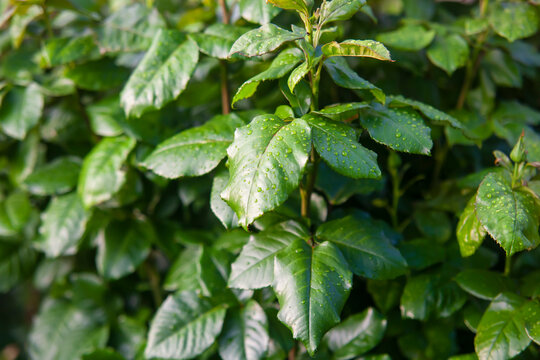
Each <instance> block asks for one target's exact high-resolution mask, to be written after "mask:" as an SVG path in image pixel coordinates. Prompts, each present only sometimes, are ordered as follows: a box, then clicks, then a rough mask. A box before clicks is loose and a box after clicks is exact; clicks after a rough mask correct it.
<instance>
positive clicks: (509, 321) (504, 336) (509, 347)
mask: <svg viewBox="0 0 540 360" xmlns="http://www.w3.org/2000/svg"><path fill="white" fill-rule="evenodd" d="M524 302H525V301H524V300H523V299H522V298H521V297H520V296H518V295H515V294H512V293H503V294H500V295H499V296H497V297H496V298H495V299H494V300H493V301H492V302H491V304H490V305H489V307H488V309H487V310H486V312H485V313H484V315H483V316H482V319H481V320H480V324H478V332H477V333H476V337H475V338H474V347H475V349H476V354H477V355H478V358H479V359H480V360H487V359H509V358H512V357H514V356H516V355H517V354H519V353H520V352H521V351H523V350H524V349H525V348H526V347H527V346H528V345H529V343H530V342H531V339H530V338H529V337H528V336H527V333H526V332H525V321H524V319H523V315H522V314H521V312H520V308H521V306H523V304H524Z"/></svg>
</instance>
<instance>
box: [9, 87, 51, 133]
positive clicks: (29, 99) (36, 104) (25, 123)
mask: <svg viewBox="0 0 540 360" xmlns="http://www.w3.org/2000/svg"><path fill="white" fill-rule="evenodd" d="M43 102H44V100H43V95H42V94H41V92H40V90H39V86H38V85H37V84H35V83H31V84H30V85H28V86H26V87H25V88H22V87H18V86H17V87H14V88H12V89H11V90H10V91H9V92H8V93H7V95H6V96H5V97H4V100H3V101H2V103H1V104H2V106H1V107H0V129H1V130H2V131H3V132H4V133H5V134H6V135H8V136H11V137H12V138H15V139H18V140H22V139H24V138H25V137H26V134H27V133H28V131H29V130H30V129H31V128H33V127H34V126H36V125H37V123H38V122H39V119H40V117H41V113H42V111H43Z"/></svg>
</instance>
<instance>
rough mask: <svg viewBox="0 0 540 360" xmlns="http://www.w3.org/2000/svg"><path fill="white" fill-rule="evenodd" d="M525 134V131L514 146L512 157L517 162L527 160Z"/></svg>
mask: <svg viewBox="0 0 540 360" xmlns="http://www.w3.org/2000/svg"><path fill="white" fill-rule="evenodd" d="M524 136H525V132H524V131H523V132H522V133H521V136H520V137H519V139H518V142H517V144H516V146H514V148H513V149H512V152H511V153H510V159H512V161H514V162H516V163H520V162H525V161H527V152H526V151H525V144H524V143H523V137H524Z"/></svg>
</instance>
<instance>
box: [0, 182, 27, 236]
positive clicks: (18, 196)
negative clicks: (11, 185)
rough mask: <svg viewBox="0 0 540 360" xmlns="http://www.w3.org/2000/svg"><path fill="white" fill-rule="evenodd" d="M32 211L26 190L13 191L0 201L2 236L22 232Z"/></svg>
mask: <svg viewBox="0 0 540 360" xmlns="http://www.w3.org/2000/svg"><path fill="white" fill-rule="evenodd" d="M31 213H32V204H31V203H30V199H29V198H28V195H26V194H25V193H24V192H13V193H11V194H9V196H8V197H7V198H5V199H2V202H0V236H14V235H17V233H19V232H21V231H22V230H23V229H24V227H25V225H26V224H27V222H28V220H29V219H30V215H31Z"/></svg>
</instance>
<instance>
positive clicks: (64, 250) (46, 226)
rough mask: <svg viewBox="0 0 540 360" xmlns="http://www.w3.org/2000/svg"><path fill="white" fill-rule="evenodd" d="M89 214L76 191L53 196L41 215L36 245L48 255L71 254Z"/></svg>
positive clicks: (83, 229) (82, 232) (84, 227)
mask: <svg viewBox="0 0 540 360" xmlns="http://www.w3.org/2000/svg"><path fill="white" fill-rule="evenodd" d="M89 216H90V213H89V212H88V211H87V210H85V208H84V206H83V204H82V202H81V199H80V198H79V196H78V195H77V194H76V193H70V194H67V195H62V196H59V197H57V198H54V199H53V200H51V202H50V203H49V206H47V209H46V210H45V212H44V213H43V215H42V225H41V227H40V229H39V232H40V237H39V239H38V240H37V243H36V246H37V247H38V248H39V249H40V250H42V251H44V252H45V254H46V255H47V256H48V257H58V256H60V255H66V254H73V253H74V251H75V249H76V247H77V246H78V244H79V241H80V239H81V237H82V235H83V234H84V231H85V229H86V223H87V222H88V219H89Z"/></svg>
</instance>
